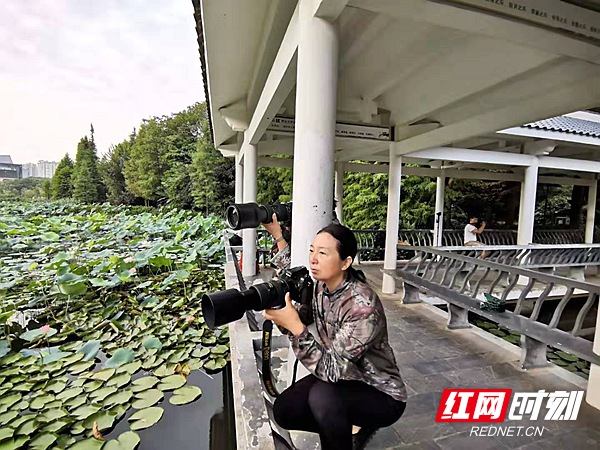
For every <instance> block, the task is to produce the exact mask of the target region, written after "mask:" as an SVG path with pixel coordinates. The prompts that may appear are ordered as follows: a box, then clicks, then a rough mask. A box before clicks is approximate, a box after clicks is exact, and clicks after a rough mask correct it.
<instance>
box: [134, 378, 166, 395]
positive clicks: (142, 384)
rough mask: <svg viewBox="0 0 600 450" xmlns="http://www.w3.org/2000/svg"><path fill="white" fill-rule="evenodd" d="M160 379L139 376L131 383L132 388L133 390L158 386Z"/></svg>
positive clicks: (138, 390) (143, 389)
mask: <svg viewBox="0 0 600 450" xmlns="http://www.w3.org/2000/svg"><path fill="white" fill-rule="evenodd" d="M159 381H160V380H159V379H158V378H156V377H153V376H149V377H142V378H137V379H135V380H133V382H132V383H131V390H132V391H133V392H140V391H145V390H146V389H150V388H153V387H154V386H156V385H157V383H158V382H159Z"/></svg>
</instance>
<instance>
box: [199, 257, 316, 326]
mask: <svg viewBox="0 0 600 450" xmlns="http://www.w3.org/2000/svg"><path fill="white" fill-rule="evenodd" d="M313 288H314V283H313V281H312V278H311V277H310V274H309V273H308V269H307V268H306V267H294V268H292V269H288V270H285V271H284V272H283V273H282V274H281V275H280V278H279V279H274V280H271V281H268V282H266V283H260V284H255V285H254V286H251V287H250V288H249V289H246V290H244V291H238V290H237V289H227V290H225V291H219V292H212V293H207V294H204V295H203V296H202V314H203V316H204V321H205V322H206V325H208V326H209V327H210V328H216V327H219V326H221V325H225V324H227V323H230V322H235V321H236V320H239V319H241V318H242V316H243V315H244V313H245V312H246V311H249V310H251V309H253V310H254V311H262V310H264V309H280V308H283V307H285V294H287V293H288V292H289V293H290V296H291V297H292V299H294V300H296V301H298V302H300V303H301V304H309V303H310V301H311V299H312V295H313Z"/></svg>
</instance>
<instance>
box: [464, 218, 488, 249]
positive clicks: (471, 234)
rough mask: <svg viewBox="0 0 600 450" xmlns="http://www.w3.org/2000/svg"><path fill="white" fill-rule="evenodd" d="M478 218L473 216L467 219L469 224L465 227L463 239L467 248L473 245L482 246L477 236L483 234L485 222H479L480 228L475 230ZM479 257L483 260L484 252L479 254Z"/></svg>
mask: <svg viewBox="0 0 600 450" xmlns="http://www.w3.org/2000/svg"><path fill="white" fill-rule="evenodd" d="M478 220H479V219H478V218H477V217H475V216H473V217H471V218H470V219H469V223H468V224H467V225H465V239H464V243H465V245H467V246H473V245H483V244H482V243H481V242H480V241H479V239H478V238H477V236H478V235H480V234H481V233H483V230H485V225H486V223H485V222H481V226H480V227H479V228H477V222H478ZM481 257H482V258H485V250H484V251H483V252H481Z"/></svg>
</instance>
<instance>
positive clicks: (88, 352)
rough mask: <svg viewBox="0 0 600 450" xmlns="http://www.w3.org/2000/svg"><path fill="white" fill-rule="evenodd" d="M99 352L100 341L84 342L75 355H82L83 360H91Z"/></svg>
mask: <svg viewBox="0 0 600 450" xmlns="http://www.w3.org/2000/svg"><path fill="white" fill-rule="evenodd" d="M99 351H100V341H97V340H93V341H88V342H86V343H85V344H84V345H83V346H82V347H81V348H80V349H79V350H77V353H83V360H84V361H90V360H93V359H94V358H95V357H96V355H97V354H98V352H99Z"/></svg>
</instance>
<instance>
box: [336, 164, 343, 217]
mask: <svg viewBox="0 0 600 450" xmlns="http://www.w3.org/2000/svg"><path fill="white" fill-rule="evenodd" d="M343 197H344V162H343V161H338V162H336V163H335V199H336V200H337V204H336V205H335V214H336V215H337V218H338V220H339V221H340V223H343V220H342V206H343V205H344V198H343Z"/></svg>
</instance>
